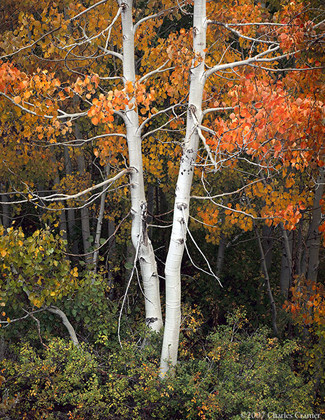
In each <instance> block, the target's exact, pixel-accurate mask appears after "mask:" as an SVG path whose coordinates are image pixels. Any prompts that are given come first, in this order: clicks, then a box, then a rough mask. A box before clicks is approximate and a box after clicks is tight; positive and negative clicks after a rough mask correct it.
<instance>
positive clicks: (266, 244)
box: [261, 225, 273, 270]
mask: <svg viewBox="0 0 325 420" xmlns="http://www.w3.org/2000/svg"><path fill="white" fill-rule="evenodd" d="M272 234H273V228H272V226H267V225H263V228H262V239H261V241H262V245H263V249H264V250H265V251H264V254H265V263H266V267H267V269H268V270H270V269H271V266H272V257H273V238H272Z"/></svg>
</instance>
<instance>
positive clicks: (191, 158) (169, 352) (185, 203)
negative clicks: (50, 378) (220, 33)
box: [160, 0, 207, 377]
mask: <svg viewBox="0 0 325 420" xmlns="http://www.w3.org/2000/svg"><path fill="white" fill-rule="evenodd" d="M206 25H207V22H206V4H205V0H195V2H194V21H193V49H194V53H195V54H196V56H197V57H198V58H199V57H200V60H201V61H200V63H199V64H198V63H193V66H192V69H191V81H190V93H189V102H188V111H187V123H186V124H187V125H186V136H185V141H184V146H183V156H182V159H181V163H180V168H179V174H178V180H177V185H176V190H175V195H176V198H175V204H174V216H173V227H172V233H171V238H170V244H169V250H168V254H167V260H166V267H165V277H166V320H165V330H164V340H163V346H162V352H161V364H160V369H161V372H160V373H161V376H162V377H163V376H164V375H165V374H166V373H167V371H168V369H169V367H170V365H171V366H174V365H175V364H176V362H177V352H178V341H179V329H180V321H181V263H182V258H183V254H184V248H185V241H186V232H187V225H188V218H189V205H190V192H191V186H192V180H193V172H194V165H195V161H196V154H197V150H198V145H199V134H198V131H197V124H200V123H201V120H202V98H203V88H204V82H205V78H204V58H205V51H204V50H205V45H206Z"/></svg>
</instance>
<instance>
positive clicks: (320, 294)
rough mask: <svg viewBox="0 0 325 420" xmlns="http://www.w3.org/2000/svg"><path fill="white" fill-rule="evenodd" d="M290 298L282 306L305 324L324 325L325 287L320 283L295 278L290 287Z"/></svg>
mask: <svg viewBox="0 0 325 420" xmlns="http://www.w3.org/2000/svg"><path fill="white" fill-rule="evenodd" d="M291 292H292V299H291V301H290V302H289V301H286V303H285V304H284V308H285V309H286V310H287V311H290V312H291V313H292V314H293V315H294V316H295V317H296V318H297V319H296V320H297V322H299V321H300V319H302V320H303V322H304V323H305V324H306V325H311V324H317V325H319V326H321V325H322V326H325V287H324V285H323V284H322V283H316V282H315V281H311V280H306V279H305V278H304V277H303V278H297V280H296V281H295V284H294V286H293V287H292V288H291Z"/></svg>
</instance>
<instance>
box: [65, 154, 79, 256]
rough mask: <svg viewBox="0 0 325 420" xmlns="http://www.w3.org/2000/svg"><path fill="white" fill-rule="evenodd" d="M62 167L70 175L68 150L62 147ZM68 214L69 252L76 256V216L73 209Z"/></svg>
mask: <svg viewBox="0 0 325 420" xmlns="http://www.w3.org/2000/svg"><path fill="white" fill-rule="evenodd" d="M64 166H65V172H66V174H67V175H71V174H72V164H71V159H70V155H69V149H68V147H67V146H64ZM67 213H68V228H69V239H70V242H71V251H72V253H73V254H78V252H79V250H78V242H77V241H76V238H75V235H76V216H75V209H73V208H70V209H68V210H67Z"/></svg>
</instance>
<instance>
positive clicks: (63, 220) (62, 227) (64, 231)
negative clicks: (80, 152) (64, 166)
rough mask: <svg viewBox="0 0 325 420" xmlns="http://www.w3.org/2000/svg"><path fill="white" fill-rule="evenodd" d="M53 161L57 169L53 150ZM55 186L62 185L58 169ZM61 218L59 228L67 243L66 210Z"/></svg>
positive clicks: (61, 214)
mask: <svg viewBox="0 0 325 420" xmlns="http://www.w3.org/2000/svg"><path fill="white" fill-rule="evenodd" d="M51 160H52V162H53V163H55V167H56V168H57V164H56V157H55V154H54V151H53V150H52V154H51ZM54 184H55V185H59V184H60V175H59V171H58V169H56V173H55V178H54ZM59 218H60V219H59V228H60V232H61V234H62V238H63V239H64V240H65V241H67V240H68V225H67V219H66V217H65V210H62V211H60V216H59Z"/></svg>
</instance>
